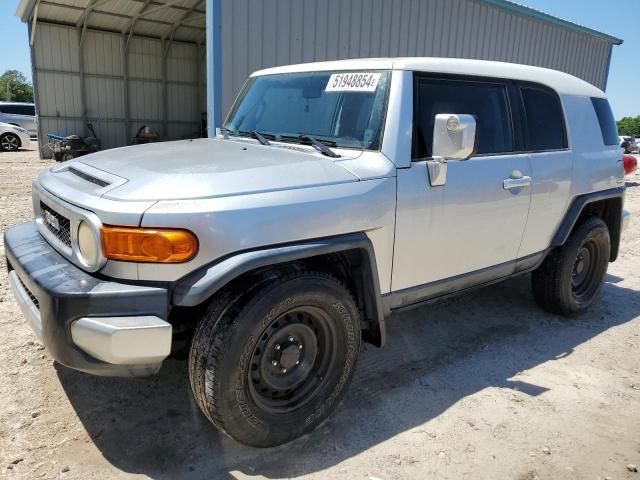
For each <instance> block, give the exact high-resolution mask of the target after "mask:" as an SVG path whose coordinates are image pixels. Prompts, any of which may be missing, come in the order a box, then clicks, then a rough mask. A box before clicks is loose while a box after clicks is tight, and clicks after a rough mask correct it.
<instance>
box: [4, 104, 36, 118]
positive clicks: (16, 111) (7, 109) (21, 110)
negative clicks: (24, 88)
mask: <svg viewBox="0 0 640 480" xmlns="http://www.w3.org/2000/svg"><path fill="white" fill-rule="evenodd" d="M0 112H1V113H8V114H9V115H31V116H33V115H35V114H36V107H34V106H33V105H0Z"/></svg>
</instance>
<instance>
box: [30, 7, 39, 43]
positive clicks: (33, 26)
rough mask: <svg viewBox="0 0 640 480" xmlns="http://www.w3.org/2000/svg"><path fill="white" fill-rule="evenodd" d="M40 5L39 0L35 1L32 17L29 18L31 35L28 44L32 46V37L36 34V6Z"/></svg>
mask: <svg viewBox="0 0 640 480" xmlns="http://www.w3.org/2000/svg"><path fill="white" fill-rule="evenodd" d="M39 6H40V0H38V1H37V2H36V6H35V7H34V8H33V18H32V19H31V35H30V38H29V45H30V46H31V47H33V39H34V38H35V36H36V26H37V25H38V7H39Z"/></svg>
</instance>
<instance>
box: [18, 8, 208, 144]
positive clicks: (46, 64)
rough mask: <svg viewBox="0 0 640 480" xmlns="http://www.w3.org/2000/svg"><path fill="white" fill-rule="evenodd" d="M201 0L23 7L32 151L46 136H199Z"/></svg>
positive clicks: (118, 140)
mask: <svg viewBox="0 0 640 480" xmlns="http://www.w3.org/2000/svg"><path fill="white" fill-rule="evenodd" d="M204 3H205V2H204V0H165V1H164V2H159V1H154V0H54V1H47V0H23V1H22V2H21V3H20V5H19V7H18V11H17V15H18V16H20V17H21V18H22V19H23V20H24V21H28V22H29V35H30V45H31V59H32V69H33V71H32V75H33V82H34V86H35V95H36V106H37V111H38V118H39V126H38V136H39V138H40V146H41V154H42V155H44V156H48V155H49V152H48V149H47V148H46V134H47V133H59V134H62V135H68V134H73V133H77V134H82V135H87V134H88V133H89V132H88V131H87V129H86V127H85V125H86V124H87V122H91V123H92V124H93V126H94V128H95V130H96V132H97V134H98V136H99V137H100V138H101V140H102V145H103V147H105V148H109V147H116V146H121V145H127V144H129V143H130V141H131V138H132V137H133V135H134V134H135V132H136V131H137V130H138V128H140V126H142V125H147V126H149V127H150V128H151V129H152V130H155V131H158V132H159V133H160V134H162V135H163V136H164V137H167V138H188V137H199V136H201V134H202V121H201V116H202V112H204V111H206V107H205V105H206V102H205V88H206V87H205V73H204V58H205V53H204V42H205V10H204V6H205V5H204Z"/></svg>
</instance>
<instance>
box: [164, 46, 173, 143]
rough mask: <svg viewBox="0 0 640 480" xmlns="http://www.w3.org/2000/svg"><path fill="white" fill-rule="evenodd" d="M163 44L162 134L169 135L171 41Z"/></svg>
mask: <svg viewBox="0 0 640 480" xmlns="http://www.w3.org/2000/svg"><path fill="white" fill-rule="evenodd" d="M164 43H165V42H163V45H162V136H163V137H165V138H166V137H168V136H169V92H168V91H167V57H168V56H169V49H170V48H171V42H168V44H167V45H166V46H165V45H164Z"/></svg>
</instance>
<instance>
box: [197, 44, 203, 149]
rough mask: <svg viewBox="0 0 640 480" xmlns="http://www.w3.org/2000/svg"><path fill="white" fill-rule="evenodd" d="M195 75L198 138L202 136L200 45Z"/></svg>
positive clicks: (199, 46)
mask: <svg viewBox="0 0 640 480" xmlns="http://www.w3.org/2000/svg"><path fill="white" fill-rule="evenodd" d="M196 75H197V78H196V79H197V81H198V86H197V87H196V112H198V121H199V122H200V128H199V129H198V130H200V136H201V137H203V136H204V131H203V130H202V45H200V43H198V46H197V47H196Z"/></svg>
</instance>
